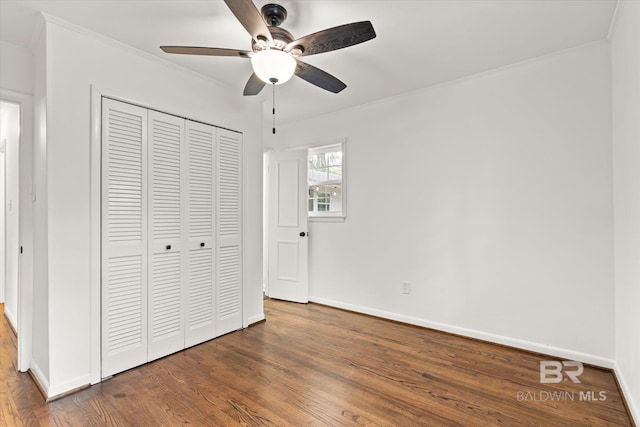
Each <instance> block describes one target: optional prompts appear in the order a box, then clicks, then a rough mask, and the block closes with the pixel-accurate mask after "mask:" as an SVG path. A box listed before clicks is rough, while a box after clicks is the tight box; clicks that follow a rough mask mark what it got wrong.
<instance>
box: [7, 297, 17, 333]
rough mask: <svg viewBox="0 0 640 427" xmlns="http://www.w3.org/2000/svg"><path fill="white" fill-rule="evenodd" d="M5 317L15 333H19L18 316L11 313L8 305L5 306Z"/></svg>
mask: <svg viewBox="0 0 640 427" xmlns="http://www.w3.org/2000/svg"><path fill="white" fill-rule="evenodd" d="M4 316H5V317H6V318H7V320H8V321H9V323H10V324H11V328H13V330H14V331H17V330H18V319H17V318H16V316H14V315H13V313H11V311H9V310H7V306H6V304H5V306H4Z"/></svg>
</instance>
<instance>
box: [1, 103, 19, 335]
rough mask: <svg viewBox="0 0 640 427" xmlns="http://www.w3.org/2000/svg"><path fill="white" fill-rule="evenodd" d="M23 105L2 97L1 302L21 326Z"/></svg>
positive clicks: (13, 324)
mask: <svg viewBox="0 0 640 427" xmlns="http://www.w3.org/2000/svg"><path fill="white" fill-rule="evenodd" d="M19 165H20V104H17V103H14V102H9V101H5V100H0V206H1V207H2V208H1V209H0V302H2V303H4V315H5V317H6V318H7V320H8V321H9V324H10V325H11V327H12V328H13V330H14V331H16V333H17V331H18V330H19V327H18V319H19V316H18V280H19V265H20V264H19V262H20V260H19V254H20V226H19V225H20V220H19V218H20V212H19V201H20V185H19V182H20V170H19Z"/></svg>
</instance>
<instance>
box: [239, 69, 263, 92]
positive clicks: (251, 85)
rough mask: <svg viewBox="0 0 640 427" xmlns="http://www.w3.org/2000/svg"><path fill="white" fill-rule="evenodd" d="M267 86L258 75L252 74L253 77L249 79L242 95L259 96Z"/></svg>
mask: <svg viewBox="0 0 640 427" xmlns="http://www.w3.org/2000/svg"><path fill="white" fill-rule="evenodd" d="M265 84H266V83H265V82H263V81H262V80H260V78H258V76H256V73H253V74H251V77H249V81H248V82H247V84H246V85H245V87H244V92H242V94H243V95H244V96H252V95H257V94H259V93H260V91H261V90H262V88H263V87H264V86H265Z"/></svg>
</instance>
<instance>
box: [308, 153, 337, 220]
mask: <svg viewBox="0 0 640 427" xmlns="http://www.w3.org/2000/svg"><path fill="white" fill-rule="evenodd" d="M344 170H345V167H344V143H340V144H335V145H329V146H325V147H319V148H313V149H310V150H309V158H308V171H307V177H308V181H309V187H308V210H309V217H311V218H344V217H345V186H344V181H345V180H344Z"/></svg>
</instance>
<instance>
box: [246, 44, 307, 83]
mask: <svg viewBox="0 0 640 427" xmlns="http://www.w3.org/2000/svg"><path fill="white" fill-rule="evenodd" d="M251 65H252V66H253V71H254V72H255V73H256V75H257V76H258V78H259V79H260V80H262V81H263V82H265V83H275V84H277V85H281V84H282V83H284V82H286V81H287V80H289V79H290V78H291V76H293V73H294V71H295V70H296V60H295V59H293V56H291V55H289V54H288V53H285V52H283V51H281V50H277V49H267V50H261V51H260V52H257V53H254V54H253V56H252V57H251Z"/></svg>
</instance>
